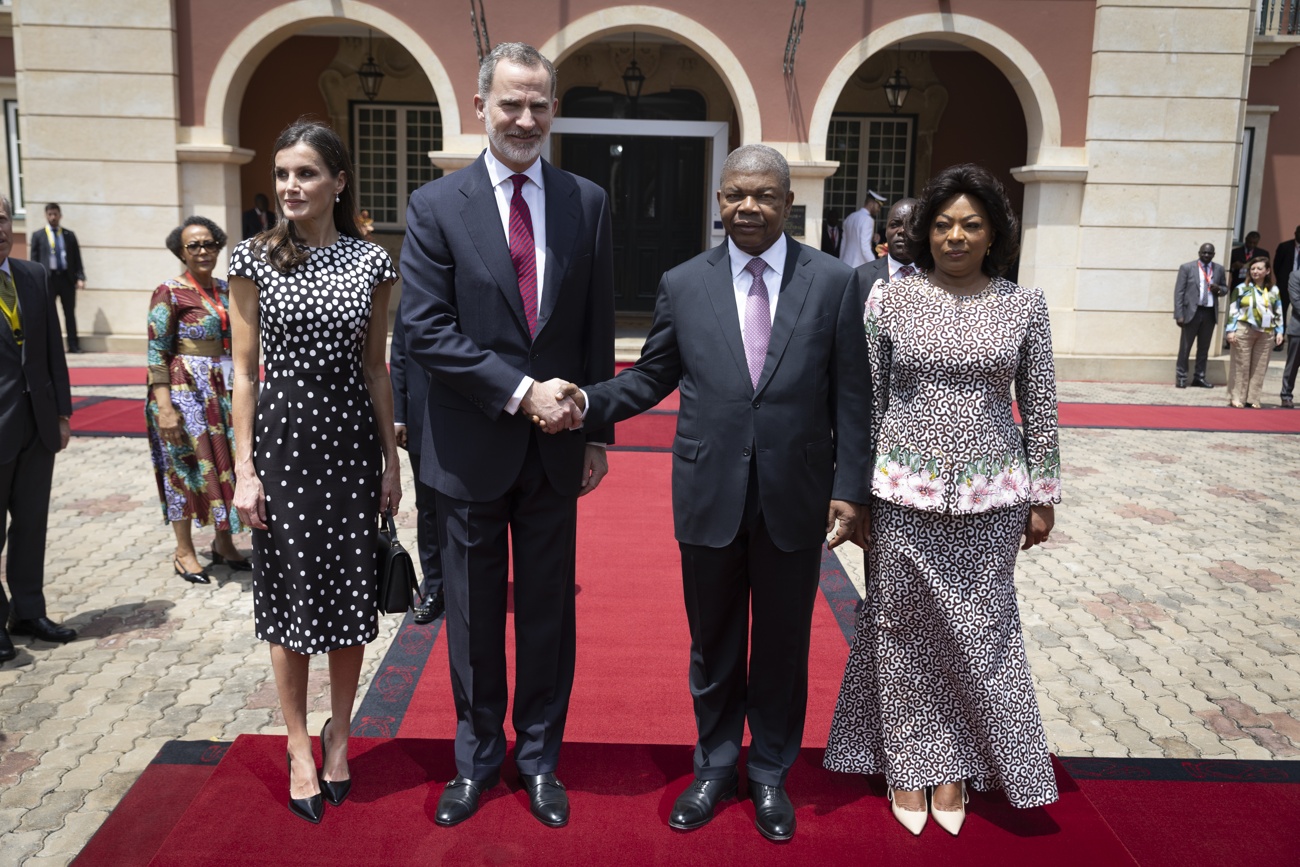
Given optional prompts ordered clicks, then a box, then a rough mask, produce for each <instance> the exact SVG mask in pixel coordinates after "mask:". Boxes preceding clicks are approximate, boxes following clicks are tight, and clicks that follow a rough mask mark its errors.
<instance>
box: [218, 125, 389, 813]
mask: <svg viewBox="0 0 1300 867" xmlns="http://www.w3.org/2000/svg"><path fill="white" fill-rule="evenodd" d="M273 153H274V158H273V166H274V173H275V192H276V206H277V208H278V210H279V213H280V217H281V219H280V220H279V221H278V222H277V223H276V225H275V227H274V228H273V229H270V230H269V231H267V232H263V233H262V234H260V235H258V236H256V237H254V238H252V239H250V240H248V241H244V242H243V243H241V244H240V245H239V246H238V247H236V248H235V252H234V254H233V255H232V256H231V258H230V290H231V297H232V298H233V299H234V302H235V312H234V317H233V318H234V338H235V352H234V362H235V390H234V410H235V435H236V440H235V441H236V443H237V446H238V448H237V451H236V454H235V474H236V478H237V479H238V486H237V488H236V496H235V505H236V506H237V507H238V509H239V514H240V517H241V518H242V519H243V520H244V521H245V523H247V524H248V525H249V526H251V527H252V528H253V593H254V595H253V614H254V619H255V625H256V630H257V636H258V638H261V639H263V640H265V641H267V642H269V643H270V645H271V664H272V667H273V668H274V670H275V682H276V687H277V689H278V691H279V695H280V709H281V711H282V712H283V714H284V722H285V727H286V728H287V729H288V732H289V738H288V754H289V762H288V764H289V809H290V810H291V811H293V813H294V814H295V815H298V816H301V817H302V818H304V819H306V820H307V821H309V822H319V821H320V820H321V816H322V814H323V812H324V803H323V801H322V792H323V794H324V800H326V801H328V802H329V803H331V804H333V805H335V806H338V805H339V804H341V803H342V802H343V800H344V798H346V797H347V794H348V791H349V788H350V786H351V774H350V772H349V770H348V758H347V750H348V734H349V726H350V721H351V719H352V707H353V704H354V702H355V700H356V695H357V681H358V680H359V678H360V675H361V663H362V658H363V655H364V653H365V646H366V644H368V643H369V642H371V641H373V640H374V638H375V636H376V635H377V634H378V631H379V618H378V610H377V608H376V606H375V594H376V591H377V585H378V569H377V559H376V550H375V531H376V529H377V525H376V518H377V516H378V515H379V513H380V512H381V511H382V510H392V511H394V512H396V511H397V506H398V503H399V501H400V499H401V486H400V481H399V475H398V473H399V468H398V463H397V441H396V438H395V436H394V433H393V392H392V389H391V387H390V385H389V380H388V368H387V366H386V364H385V361H386V354H387V353H386V346H385V343H386V339H387V336H388V296H389V292H390V290H391V289H392V286H393V281H394V280H396V279H397V274H396V272H395V271H394V270H393V264H392V261H391V260H390V259H389V257H388V254H387V253H386V252H385V251H384V250H383V248H382V247H379V246H377V245H375V244H371V243H369V242H367V241H363V240H361V238H360V233H359V231H358V229H357V225H356V219H355V215H356V213H357V208H356V199H355V197H354V194H353V186H352V184H353V178H354V177H355V175H354V174H353V171H352V163H351V160H350V159H349V157H348V154H347V150H346V148H344V146H343V142H342V141H341V140H340V139H339V137H338V135H337V134H336V133H335V132H334V131H333V130H332V129H330V128H329V127H328V126H325V125H324V124H320V123H314V122H306V121H300V122H298V123H295V124H293V125H291V126H290V127H288V128H287V129H285V131H284V132H282V133H281V134H280V137H279V139H278V140H277V141H276V143H275V147H274V149H273ZM259 348H260V350H261V352H262V353H264V355H265V361H266V382H265V384H264V385H263V386H262V388H261V391H260V393H259V390H258V360H259ZM319 653H326V654H328V655H329V672H330V708H331V711H332V714H331V716H330V718H329V719H328V720H326V721H325V725H324V726H323V727H322V728H321V738H320V739H321V754H322V756H323V768H322V769H321V770H320V771H319V772H318V771H317V769H316V766H315V761H314V760H313V758H312V745H311V737H310V735H309V734H308V732H307V666H308V660H309V657H310V655H312V654H319ZM335 719H337V720H339V724H338V725H333V724H332V723H333V720H335Z"/></svg>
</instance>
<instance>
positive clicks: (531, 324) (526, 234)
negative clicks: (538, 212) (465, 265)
mask: <svg viewBox="0 0 1300 867" xmlns="http://www.w3.org/2000/svg"><path fill="white" fill-rule="evenodd" d="M510 180H512V181H514V183H515V194H514V196H512V197H511V199H510V261H511V262H513V263H514V265H515V275H516V276H518V278H519V297H520V298H521V299H522V300H523V302H524V318H525V319H527V320H528V334H529V336H530V337H536V336H537V250H536V247H535V245H534V243H533V215H532V213H531V212H530V211H529V210H528V203H527V202H525V201H524V182H525V181H527V180H528V176H527V175H511V176H510Z"/></svg>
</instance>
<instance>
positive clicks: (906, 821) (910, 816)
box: [885, 786, 926, 836]
mask: <svg viewBox="0 0 1300 867" xmlns="http://www.w3.org/2000/svg"><path fill="white" fill-rule="evenodd" d="M885 797H887V798H889V810H890V812H892V813H893V814H894V818H895V819H897V820H898V824H900V825H902V826H903V827H904V828H906V829H907V830H909V831H911V832H912V834H913V835H914V836H915V835H917V834H920V833H921V829H922V828H924V827H925V819H926V812H925V810H904V809H903V808H902V807H900V806H898V804H895V803H894V787H893V786H886V787H885Z"/></svg>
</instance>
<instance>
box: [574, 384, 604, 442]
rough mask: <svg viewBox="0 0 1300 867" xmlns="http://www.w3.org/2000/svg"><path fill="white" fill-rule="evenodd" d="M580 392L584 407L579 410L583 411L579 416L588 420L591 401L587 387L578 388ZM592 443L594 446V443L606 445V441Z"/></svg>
mask: <svg viewBox="0 0 1300 867" xmlns="http://www.w3.org/2000/svg"><path fill="white" fill-rule="evenodd" d="M578 392H579V393H580V394H581V395H582V408H581V409H579V410H578V412H579V413H581V415H580V416H578V417H579V418H581V419H583V420H586V418H587V408H588V407H589V406H591V401H589V400H587V389H585V388H580V389H578ZM590 445H593V446H594V445H604V443H590Z"/></svg>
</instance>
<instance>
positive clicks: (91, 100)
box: [13, 0, 180, 351]
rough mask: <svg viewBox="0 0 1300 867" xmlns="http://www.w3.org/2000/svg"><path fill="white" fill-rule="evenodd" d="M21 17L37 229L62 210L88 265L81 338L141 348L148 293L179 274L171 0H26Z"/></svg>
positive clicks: (18, 31)
mask: <svg viewBox="0 0 1300 867" xmlns="http://www.w3.org/2000/svg"><path fill="white" fill-rule="evenodd" d="M13 21H14V54H15V63H16V66H17V79H18V107H19V112H20V117H21V120H20V122H21V124H22V139H23V175H24V184H25V194H26V198H27V201H28V211H29V218H28V220H27V227H28V231H29V232H32V231H37V230H38V229H39V227H40V225H41V217H40V211H41V209H42V208H43V205H44V203H45V202H50V201H55V202H58V203H59V204H60V205H61V206H62V210H63V220H64V224H65V225H66V226H67V227H68V228H69V229H72V230H73V231H74V232H76V234H77V238H78V240H79V241H80V244H81V251H82V259H83V260H84V264H85V269H86V289H85V290H84V291H83V292H81V293H79V294H78V296H77V322H78V328H79V330H80V331H81V333H82V335H84V336H83V338H82V341H81V342H82V345H83V346H85V347H86V348H88V349H92V350H93V349H105V348H108V349H130V350H133V351H134V350H141V349H142V348H143V335H144V333H145V316H146V314H147V312H148V309H147V308H148V301H149V295H150V293H151V292H152V290H153V287H155V286H157V285H158V283H159V282H161V281H162V280H163V278H165V277H167V276H169V275H172V274H174V273H175V271H176V260H175V258H174V257H173V256H172V255H171V253H169V252H168V251H167V249H166V247H165V246H164V245H163V241H164V239H165V238H166V235H167V233H168V232H169V231H170V230H171V229H172V228H173V227H174V226H175V225H176V224H177V222H178V217H179V216H180V208H179V204H180V197H179V188H178V178H177V168H176V124H177V94H176V68H175V38H174V28H175V23H174V19H173V16H172V3H171V2H170V0H114V2H111V3H110V2H104V0H61V2H57V3H51V2H45V0H18V2H15V3H14V11H13ZM119 336H122V337H119Z"/></svg>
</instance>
